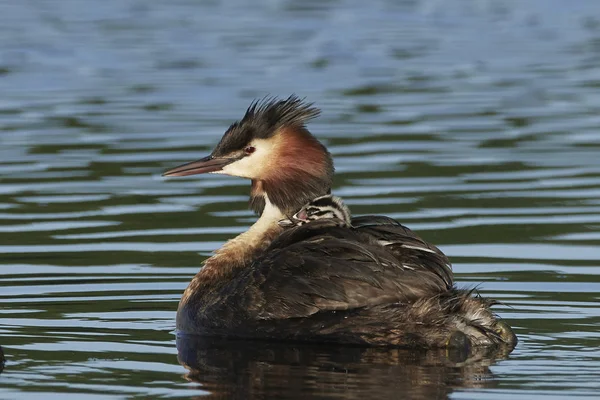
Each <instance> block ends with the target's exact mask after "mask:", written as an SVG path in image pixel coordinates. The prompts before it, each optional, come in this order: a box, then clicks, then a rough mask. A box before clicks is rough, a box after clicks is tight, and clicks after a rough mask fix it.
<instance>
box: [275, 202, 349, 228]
mask: <svg viewBox="0 0 600 400" xmlns="http://www.w3.org/2000/svg"><path fill="white" fill-rule="evenodd" d="M318 219H335V220H336V221H338V223H339V225H340V226H350V225H351V223H352V217H351V216H350V209H349V208H348V206H346V205H345V204H344V201H343V200H342V199H341V198H340V197H337V196H333V195H330V194H328V195H325V196H320V197H317V198H316V199H314V200H312V201H311V202H310V203H308V204H306V205H305V206H304V207H302V208H301V209H300V211H298V212H297V213H296V214H294V215H293V216H292V217H290V218H288V219H282V220H280V221H279V225H280V226H283V227H289V226H300V225H304V224H306V223H308V222H310V221H316V220H318Z"/></svg>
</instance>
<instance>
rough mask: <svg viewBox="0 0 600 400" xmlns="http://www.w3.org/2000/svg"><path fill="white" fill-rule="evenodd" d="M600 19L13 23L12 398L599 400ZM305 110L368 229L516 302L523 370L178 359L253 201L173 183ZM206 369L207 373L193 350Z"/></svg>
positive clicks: (377, 7) (359, 16)
mask: <svg viewBox="0 0 600 400" xmlns="http://www.w3.org/2000/svg"><path fill="white" fill-rule="evenodd" d="M599 88H600V3H598V2H597V1H594V0H579V1H577V2H565V1H558V0H543V1H542V0H539V1H534V0H526V1H516V0H513V1H510V0H499V1H491V0H487V1H486V0H447V1H436V0H404V1H392V0H388V1H384V0H381V1H374V2H359V1H352V0H339V1H334V0H329V1H325V2H321V1H305V2H291V1H278V0H270V1H258V2H252V3H247V2H243V1H239V0H229V1H225V0H223V1H217V0H215V1H207V2H201V3H200V2H196V1H184V0H180V1H154V2H143V1H135V0H119V1H117V0H106V1H103V2H91V1H87V2H85V1H75V0H71V1H68V0H54V1H29V2H16V1H15V2H1V3H0V346H2V348H3V350H4V354H5V357H6V364H5V366H4V370H3V371H2V373H1V374H0V398H6V399H31V398H44V399H53V398H60V399H61V400H65V399H70V398H73V399H94V400H95V399H104V398H110V399H113V398H175V397H202V396H206V397H207V398H281V399H284V398H289V399H299V398H302V399H305V398H345V399H346V398H349V399H352V398H359V397H360V398H382V399H384V398H386V399H387V398H399V397H402V398H414V399H432V398H442V399H443V398H455V399H480V398H486V399H508V398H528V399H544V400H547V399H554V398H556V399H562V398H570V397H575V396H578V397H580V398H596V397H597V394H598V393H600V383H598V376H600V350H599V348H600V334H599V333H598V327H599V326H600V307H598V304H599V303H598V300H599V295H598V293H600V250H599V249H600V247H599V244H600V157H599V154H600V117H599V115H600V94H599V93H600V92H599ZM291 93H297V94H298V95H299V96H301V97H307V99H308V100H310V101H314V102H315V103H316V105H317V106H319V107H320V108H322V110H323V115H322V117H320V118H319V119H317V120H316V121H315V122H313V123H311V124H310V126H309V128H310V129H311V131H312V132H313V133H314V134H315V135H316V136H317V137H319V138H320V139H321V140H322V141H323V142H324V143H326V144H327V146H328V147H329V149H330V150H331V152H332V154H333V156H334V159H335V164H336V170H337V174H336V180H335V187H334V192H335V193H336V194H338V195H340V196H343V197H344V199H345V200H346V202H347V203H348V204H349V205H350V207H351V209H352V213H353V214H355V215H358V214H370V213H381V214H387V215H390V216H393V217H394V218H397V219H398V220H400V221H401V222H402V223H403V224H405V225H407V226H409V227H411V228H412V229H413V230H415V231H417V232H419V233H420V234H421V235H422V236H423V237H424V238H425V239H427V240H429V241H430V242H432V243H435V244H436V245H438V246H439V247H440V248H441V249H442V250H443V251H444V252H445V253H446V254H448V256H449V257H450V258H451V260H452V262H453V264H454V271H455V273H456V279H457V281H458V283H459V286H462V287H472V286H477V287H478V288H479V290H480V292H481V293H482V295H484V296H488V297H493V298H496V299H498V300H500V301H501V303H502V305H500V306H498V307H497V308H496V311H497V313H498V314H499V315H500V316H502V317H503V318H505V319H506V320H507V322H509V324H511V326H513V327H514V329H515V332H516V333H517V335H518V336H519V338H520V343H519V345H518V346H517V348H516V349H515V350H514V351H513V352H512V353H511V354H510V355H506V354H487V353H485V352H477V353H475V354H471V355H469V356H468V357H466V356H465V355H461V354H448V353H446V352H429V353H418V352H417V353H415V352H410V351H406V350H380V349H357V348H331V347H322V346H316V347H306V346H297V345H284V346H276V345H273V344H264V343H253V344H248V343H241V344H240V343H229V344H223V343H208V344H203V345H198V344H195V343H193V344H190V343H185V344H183V345H181V344H180V348H184V349H186V351H184V352H180V354H179V356H178V354H177V348H176V337H175V334H174V328H175V310H176V307H177V302H178V300H179V297H180V295H181V293H182V291H183V289H184V288H185V286H186V285H187V283H188V282H189V280H190V278H191V277H192V276H193V274H195V273H196V272H197V270H198V269H199V267H200V265H201V263H202V261H203V260H204V259H205V258H206V256H208V255H209V254H210V253H211V251H212V250H214V249H215V248H217V247H219V246H220V245H221V244H222V243H223V242H224V241H225V240H227V239H228V238H231V237H232V236H234V235H236V234H237V233H239V232H242V231H243V230H244V229H245V228H246V227H247V226H248V225H249V224H251V223H252V221H253V220H254V218H255V217H254V216H253V215H252V213H251V212H250V211H248V210H247V207H246V206H247V204H246V201H247V195H248V182H246V181H244V180H240V179H234V178H224V177H220V176H207V177H200V178H188V179H177V180H164V179H163V178H161V177H160V174H161V172H162V171H163V170H164V169H166V168H169V167H172V166H174V165H177V164H178V163H181V162H184V161H189V160H193V159H196V158H198V157H199V156H202V155H204V154H207V152H209V151H210V149H211V147H212V146H214V145H215V144H216V142H217V141H218V139H219V138H220V136H221V135H222V133H223V132H224V131H225V129H226V128H227V127H228V126H229V124H230V123H231V122H233V121H234V120H236V119H238V118H240V117H241V116H242V115H243V112H244V110H245V108H246V107H247V106H248V104H249V103H250V101H251V100H252V99H254V98H257V97H262V96H264V95H266V94H273V95H279V96H282V97H287V96H288V95H289V94H291ZM190 348H191V349H192V350H190Z"/></svg>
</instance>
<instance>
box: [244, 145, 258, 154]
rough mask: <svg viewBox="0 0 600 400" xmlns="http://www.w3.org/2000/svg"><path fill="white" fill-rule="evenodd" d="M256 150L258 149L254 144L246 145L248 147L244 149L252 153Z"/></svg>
mask: <svg viewBox="0 0 600 400" xmlns="http://www.w3.org/2000/svg"><path fill="white" fill-rule="evenodd" d="M255 150H256V147H254V146H246V148H245V149H244V153H246V154H252V153H254V151H255Z"/></svg>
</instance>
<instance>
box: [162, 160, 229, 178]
mask: <svg viewBox="0 0 600 400" xmlns="http://www.w3.org/2000/svg"><path fill="white" fill-rule="evenodd" d="M239 159H240V158H239V157H232V158H225V157H213V156H208V157H204V158H201V159H200V160H197V161H192V162H189V163H185V164H183V165H180V166H177V167H175V168H171V169H169V170H167V171H165V172H164V173H163V176H188V175H197V174H206V173H209V172H217V171H220V170H222V169H223V167H225V166H226V165H229V164H231V163H232V162H235V161H237V160H239Z"/></svg>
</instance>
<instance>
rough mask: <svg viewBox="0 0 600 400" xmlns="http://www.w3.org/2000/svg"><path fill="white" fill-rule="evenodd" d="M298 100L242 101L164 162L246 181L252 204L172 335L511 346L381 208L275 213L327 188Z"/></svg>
mask: <svg viewBox="0 0 600 400" xmlns="http://www.w3.org/2000/svg"><path fill="white" fill-rule="evenodd" d="M318 114H319V110H318V109H317V108H315V107H313V106H312V104H307V103H305V102H304V101H302V100H301V99H299V98H297V97H295V96H290V97H289V98H287V99H285V100H278V99H265V100H262V101H257V102H254V103H253V104H252V105H251V106H250V107H249V108H248V110H247V111H246V114H245V115H244V117H243V118H242V119H241V120H240V121H238V122H236V123H234V124H233V125H231V126H230V127H229V129H227V131H226V132H225V134H224V135H223V138H222V139H221V141H220V142H219V144H218V145H217V146H216V147H215V149H214V150H213V152H212V153H211V154H210V155H209V156H208V157H205V158H202V159H200V160H198V161H194V162H190V163H187V164H184V165H181V166H178V167H176V168H173V169H170V170H168V171H166V172H165V173H164V176H186V175H193V174H203V173H216V174H227V175H232V176H238V177H243V178H248V179H251V180H252V188H251V194H250V207H251V208H252V209H253V210H254V211H255V212H256V213H258V214H259V215H260V217H259V218H258V220H257V221H256V223H255V224H254V225H252V226H251V227H250V228H249V229H248V231H246V232H244V233H242V234H240V235H239V236H237V237H236V238H234V239H231V240H230V241H228V242H227V243H225V244H224V245H223V247H221V248H220V249H218V250H217V251H216V252H215V254H214V255H213V256H212V257H209V258H208V259H207V260H206V261H205V262H204V266H203V268H201V270H200V272H198V273H197V274H196V276H194V278H193V279H192V281H191V282H190V284H189V285H188V287H187V289H186V290H185V291H184V293H183V296H182V298H181V301H180V302H179V307H178V310H177V330H178V332H179V333H183V334H197V335H205V336H220V337H231V338H246V339H251V338H254V339H271V340H297V341H308V342H329V343H340V344H359V345H375V346H377V345H379V346H407V347H425V348H431V347H445V346H450V347H455V346H459V347H465V346H466V347H468V346H470V345H474V346H479V345H498V344H507V345H509V346H514V344H516V341H517V339H516V336H515V335H514V334H513V333H512V330H511V329H510V327H509V326H508V325H507V324H506V323H504V322H502V321H500V320H499V319H498V318H497V317H496V316H495V315H494V314H493V313H492V311H491V310H490V306H491V305H493V304H494V302H493V301H490V300H485V299H483V298H481V297H479V296H474V295H473V294H472V292H471V291H466V290H460V289H456V288H455V287H454V285H453V274H452V269H451V265H450V262H449V260H448V258H447V257H446V256H445V255H444V253H442V252H441V251H440V250H439V249H438V248H437V247H435V246H433V245H431V244H429V243H427V242H425V241H424V240H423V239H421V238H420V237H419V236H417V235H416V234H415V233H414V232H412V231H411V230H410V229H408V228H406V227H404V226H402V225H401V224H399V223H398V222H397V221H395V220H393V219H391V218H388V217H384V216H360V217H354V218H352V224H351V225H350V226H340V224H339V223H338V222H336V220H337V219H336V218H325V219H317V220H315V221H311V222H310V223H306V224H301V225H299V226H293V227H290V228H287V229H284V228H283V227H281V226H280V225H279V221H280V220H282V219H286V218H288V216H290V215H294V214H296V213H297V212H298V211H299V210H301V209H302V207H304V206H305V205H307V204H309V203H310V202H311V201H313V200H314V199H316V198H318V197H320V196H324V195H327V194H329V193H330V190H331V185H332V178H333V161H332V158H331V156H330V154H329V152H328V151H327V149H326V148H325V147H324V146H323V145H322V144H321V143H320V142H319V141H318V140H317V139H316V138H315V137H314V136H313V135H312V134H311V133H310V132H309V131H308V130H307V128H306V126H305V123H306V122H307V121H308V120H310V119H313V118H315V117H316V116H317V115H318Z"/></svg>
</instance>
